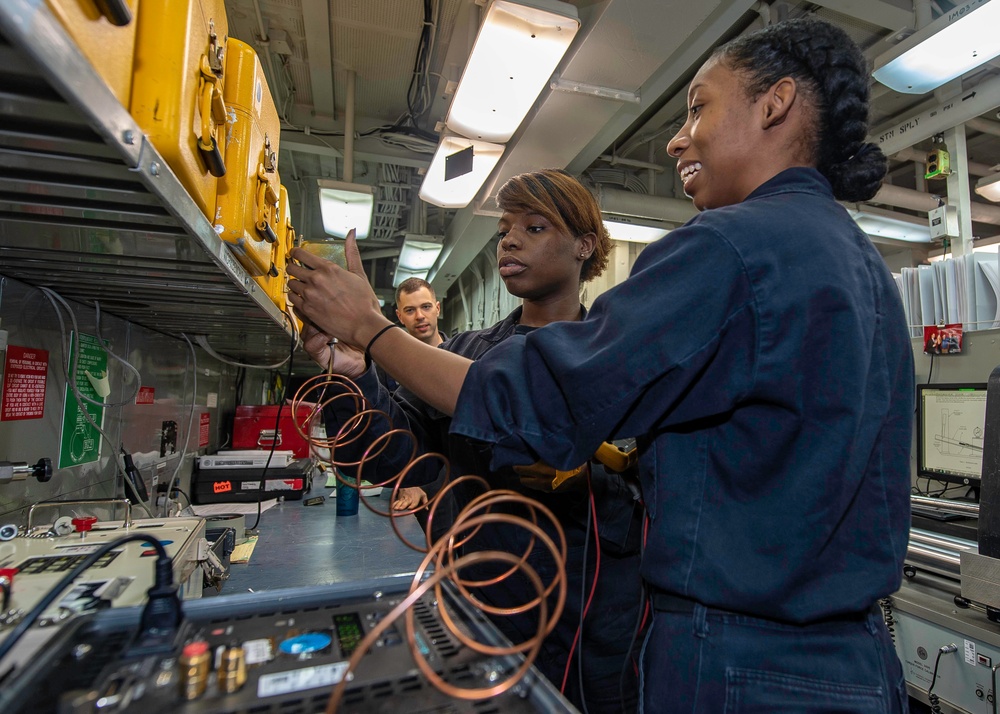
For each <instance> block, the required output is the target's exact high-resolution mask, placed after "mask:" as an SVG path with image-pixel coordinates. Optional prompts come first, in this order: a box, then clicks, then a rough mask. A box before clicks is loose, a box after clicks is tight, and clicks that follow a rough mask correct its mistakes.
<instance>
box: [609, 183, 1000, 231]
mask: <svg viewBox="0 0 1000 714" xmlns="http://www.w3.org/2000/svg"><path fill="white" fill-rule="evenodd" d="M594 195H595V197H596V198H597V203H598V205H600V207H601V210H602V211H605V212H607V213H617V214H620V215H623V216H633V217H635V218H647V219H653V220H658V221H666V222H668V223H677V224H681V223H687V222H688V221H689V220H691V219H692V218H694V217H695V216H696V215H698V209H696V208H695V207H694V204H692V203H691V201H689V200H687V199H679V198H666V197H663V196H649V195H647V194H643V193H633V192H632V191H625V190H622V189H617V188H608V187H607V186H602V185H598V186H597V187H596V188H595V189H594ZM997 210H998V211H1000V209H997Z"/></svg>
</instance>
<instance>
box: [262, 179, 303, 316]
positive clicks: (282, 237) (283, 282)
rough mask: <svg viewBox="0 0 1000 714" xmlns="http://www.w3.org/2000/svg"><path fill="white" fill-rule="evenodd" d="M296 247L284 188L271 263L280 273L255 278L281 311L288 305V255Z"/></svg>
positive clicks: (282, 189)
mask: <svg viewBox="0 0 1000 714" xmlns="http://www.w3.org/2000/svg"><path fill="white" fill-rule="evenodd" d="M294 247H295V229H294V228H293V227H292V207H291V204H290V203H289V201H288V189H287V188H285V187H284V186H282V187H281V191H280V192H279V195H278V240H276V241H275V242H274V246H273V248H274V250H273V252H272V253H271V262H272V263H273V265H274V267H275V268H276V269H277V271H278V275H277V277H274V278H272V277H269V276H266V278H267V279H266V280H265V279H264V278H255V280H257V282H259V283H260V284H261V286H262V287H263V288H264V290H266V291H267V294H268V295H269V296H270V297H271V300H273V301H274V304H275V305H277V306H278V308H279V309H281V310H284V309H285V307H286V305H287V292H286V291H287V285H288V272H287V270H286V267H287V265H288V253H289V251H291V250H292V248H294Z"/></svg>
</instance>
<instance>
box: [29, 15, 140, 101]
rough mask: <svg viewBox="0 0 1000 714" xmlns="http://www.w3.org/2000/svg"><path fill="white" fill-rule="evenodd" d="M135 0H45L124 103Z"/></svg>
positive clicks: (127, 92) (129, 79)
mask: <svg viewBox="0 0 1000 714" xmlns="http://www.w3.org/2000/svg"><path fill="white" fill-rule="evenodd" d="M137 3H138V0H46V4H47V5H48V7H49V10H51V11H52V15H53V17H55V18H56V19H57V20H58V21H59V22H60V24H62V26H63V28H64V29H65V30H66V34H67V35H69V36H70V38H71V39H72V40H73V41H74V42H75V43H76V45H77V47H79V48H80V53H81V54H82V55H83V56H84V57H85V58H86V59H87V61H88V62H90V64H91V65H92V66H93V67H94V70H95V71H96V72H97V74H99V75H100V77H101V79H103V80H104V83H105V84H107V85H108V87H110V88H111V91H112V92H114V95H115V96H116V97H117V98H118V101H119V102H121V104H122V106H123V107H128V105H129V101H130V98H131V91H132V57H133V54H134V52H135V28H136V24H137V23H136V20H135V10H136V4H137Z"/></svg>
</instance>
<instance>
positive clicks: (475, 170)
mask: <svg viewBox="0 0 1000 714" xmlns="http://www.w3.org/2000/svg"><path fill="white" fill-rule="evenodd" d="M470 147H471V148H472V170H471V171H469V172H468V173H464V174H461V175H459V176H455V177H453V178H447V179H446V178H445V169H446V164H447V163H448V157H451V156H455V155H456V154H459V153H460V152H463V151H467V150H468V149H469V148H470ZM503 149H504V147H503V146H502V145H501V144H491V143H488V142H485V141H473V140H472V139H466V138H465V137H463V136H442V137H441V142H440V143H439V144H438V147H437V151H435V152H434V158H433V159H431V165H430V167H429V168H428V169H427V174H426V175H425V176H424V182H423V183H422V184H421V185H420V192H419V195H420V198H422V199H423V200H424V201H426V202H427V203H432V204H434V205H435V206H441V207H442V208H463V207H465V206H468V205H469V202H470V201H472V199H473V198H475V197H476V194H477V193H479V189H480V187H482V185H483V182H485V181H486V179H487V178H488V177H489V175H490V174H491V173H492V172H493V169H494V167H495V166H496V165H497V162H499V161H500V157H501V156H503ZM462 156H463V157H464V156H465V154H463V155H462Z"/></svg>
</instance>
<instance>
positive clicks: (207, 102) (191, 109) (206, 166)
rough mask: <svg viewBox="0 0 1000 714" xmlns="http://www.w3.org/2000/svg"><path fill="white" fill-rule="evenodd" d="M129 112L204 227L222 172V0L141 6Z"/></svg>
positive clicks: (164, 0)
mask: <svg viewBox="0 0 1000 714" xmlns="http://www.w3.org/2000/svg"><path fill="white" fill-rule="evenodd" d="M136 32H137V34H136V46H135V64H134V75H133V81H132V102H131V108H130V112H131V114H132V117H133V118H134V119H135V121H136V123H137V124H139V126H140V127H142V130H143V131H144V132H145V133H146V135H147V136H148V137H149V140H150V141H151V142H152V143H153V146H155V147H156V150H157V151H159V152H160V154H161V155H162V156H163V158H164V159H165V160H166V162H167V164H168V165H169V166H170V168H171V169H172V170H173V172H174V173H175V174H176V175H177V178H178V179H179V180H180V182H181V183H182V184H183V185H184V187H185V188H186V189H187V191H188V193H190V194H191V197H192V198H193V199H194V200H195V201H196V202H197V204H198V206H199V207H200V208H201V210H202V212H203V213H204V214H205V215H206V216H207V217H208V219H209V220H210V221H213V220H214V217H215V216H214V212H215V202H216V192H217V189H218V180H219V178H218V177H220V176H223V175H224V174H225V172H226V166H225V156H224V154H223V152H224V151H225V149H224V145H225V130H226V105H225V102H224V99H223V85H224V83H225V82H224V76H223V70H224V67H225V49H226V38H227V36H228V34H229V23H228V20H227V19H226V8H225V4H224V2H223V0H142V4H141V6H140V8H139V13H138V28H137V31H136Z"/></svg>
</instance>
